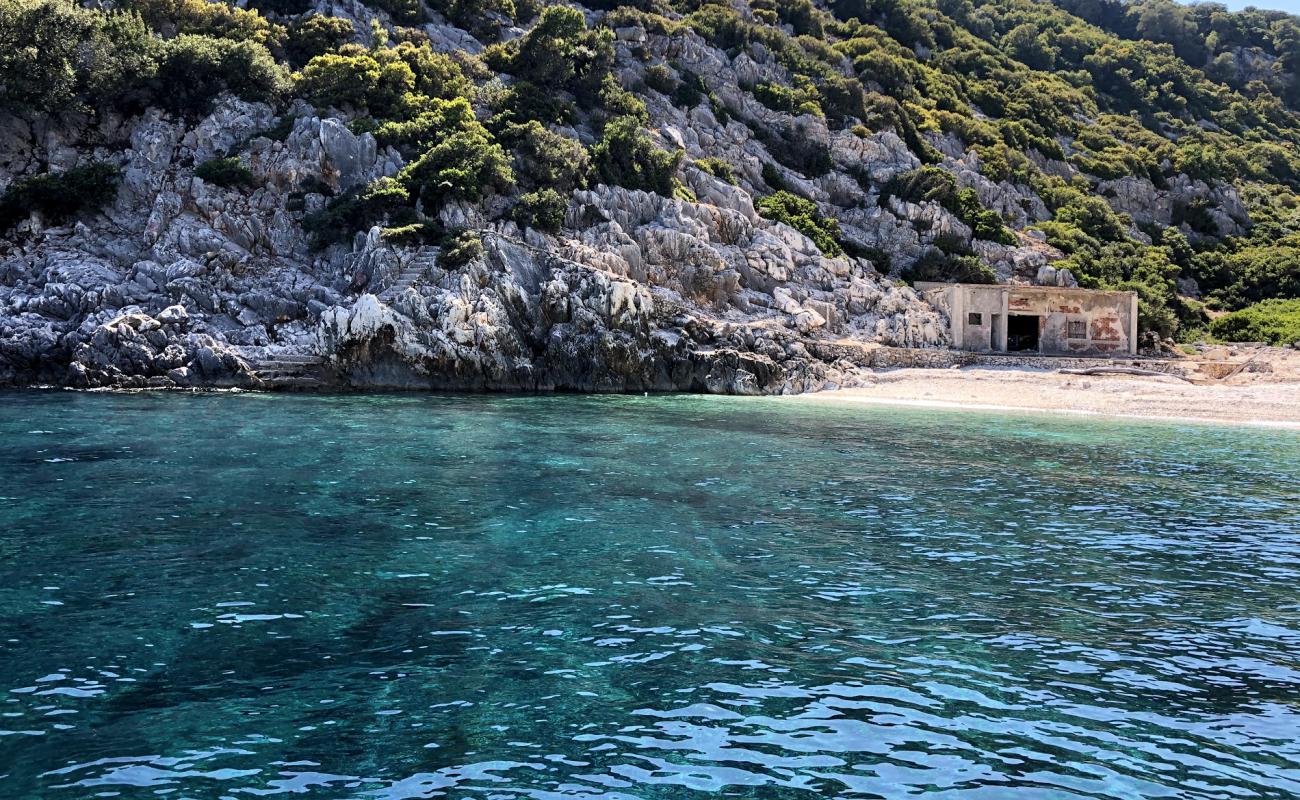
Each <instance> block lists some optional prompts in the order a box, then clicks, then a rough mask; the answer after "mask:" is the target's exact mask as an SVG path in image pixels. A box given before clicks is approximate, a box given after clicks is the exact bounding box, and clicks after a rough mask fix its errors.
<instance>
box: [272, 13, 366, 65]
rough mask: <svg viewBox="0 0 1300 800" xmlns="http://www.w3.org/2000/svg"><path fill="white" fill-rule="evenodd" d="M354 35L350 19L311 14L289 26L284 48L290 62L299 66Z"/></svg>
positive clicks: (334, 48)
mask: <svg viewBox="0 0 1300 800" xmlns="http://www.w3.org/2000/svg"><path fill="white" fill-rule="evenodd" d="M356 35H357V30H356V27H355V26H353V24H352V20H350V19H345V18H343V17H329V16H325V15H323V14H312V15H311V16H309V17H303V18H301V19H298V20H296V21H295V22H294V23H293V26H292V27H290V28H289V37H288V40H287V41H286V42H285V46H284V50H285V54H286V55H287V56H288V57H289V61H290V62H291V63H293V64H295V65H297V66H301V65H303V64H306V63H307V62H308V61H311V60H312V59H313V58H315V57H316V56H322V55H325V54H326V53H329V52H331V51H333V50H337V49H339V48H340V47H342V46H343V45H345V44H347V43H348V42H350V41H352V39H353V38H354V37H355V36H356Z"/></svg>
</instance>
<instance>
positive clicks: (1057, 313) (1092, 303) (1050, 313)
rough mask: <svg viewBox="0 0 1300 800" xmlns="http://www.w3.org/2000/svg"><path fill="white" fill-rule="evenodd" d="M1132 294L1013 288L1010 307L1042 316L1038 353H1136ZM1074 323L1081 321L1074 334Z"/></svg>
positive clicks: (1008, 297) (1009, 299) (1013, 312)
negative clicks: (1133, 338) (1072, 328)
mask: <svg viewBox="0 0 1300 800" xmlns="http://www.w3.org/2000/svg"><path fill="white" fill-rule="evenodd" d="M1132 297H1133V296H1132V294H1131V293H1129V292H1097V291H1089V290H1086V289H1043V288H1034V289H1029V290H1018V289H1016V288H1014V287H1012V288H1011V290H1010V292H1009V293H1008V295H1007V310H1008V313H1011V314H1016V313H1029V314H1036V315H1039V317H1040V319H1039V327H1038V349H1039V352H1042V353H1079V354H1107V355H1109V354H1126V353H1131V352H1134V348H1133V347H1132V344H1133V342H1132V339H1131V337H1132V336H1133V334H1134V331H1133V327H1134V326H1133V325H1132V323H1133V322H1135V321H1136V320H1134V319H1133V308H1132V306H1133V303H1132ZM1071 322H1073V323H1081V324H1076V325H1075V329H1076V330H1075V335H1071V332H1070V323H1071ZM1079 334H1082V335H1079Z"/></svg>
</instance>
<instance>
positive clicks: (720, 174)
mask: <svg viewBox="0 0 1300 800" xmlns="http://www.w3.org/2000/svg"><path fill="white" fill-rule="evenodd" d="M695 166H696V167H698V168H699V169H701V170H703V171H705V172H707V173H709V174H710V175H712V176H713V177H715V178H718V179H720V180H724V181H726V182H727V183H730V184H731V185H732V186H735V185H736V176H735V174H733V173H732V170H731V164H729V163H727V161H726V160H725V159H721V158H715V157H714V156H709V157H708V158H701V159H699V160H697V161H696V162H695Z"/></svg>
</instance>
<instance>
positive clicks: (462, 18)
mask: <svg viewBox="0 0 1300 800" xmlns="http://www.w3.org/2000/svg"><path fill="white" fill-rule="evenodd" d="M431 5H432V6H433V7H434V8H435V9H437V11H438V12H439V13H440V14H442V15H443V16H444V17H446V18H447V19H448V20H449V21H450V22H451V23H452V24H453V25H455V26H456V27H458V28H463V29H465V30H467V31H469V32H470V33H472V34H474V36H475V37H477V38H479V39H482V40H485V41H486V40H488V39H494V38H496V36H497V34H498V32H499V30H500V27H501V25H500V20H501V19H502V18H504V19H505V20H506V21H508V22H512V21H514V20H516V19H521V18H523V17H524V16H525V15H522V14H520V13H519V9H518V8H517V6H516V4H515V3H514V0H435V2H433V3H431Z"/></svg>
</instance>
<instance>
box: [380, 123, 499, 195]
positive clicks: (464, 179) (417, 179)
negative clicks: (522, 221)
mask: <svg viewBox="0 0 1300 800" xmlns="http://www.w3.org/2000/svg"><path fill="white" fill-rule="evenodd" d="M398 180H399V181H400V182H401V183H402V185H403V186H405V187H406V188H407V190H408V191H409V192H410V193H411V196H412V197H413V198H417V199H419V200H420V201H422V202H423V203H424V206H425V208H426V209H436V208H438V207H440V206H441V205H442V204H443V202H444V201H446V200H449V199H462V200H470V201H476V200H479V199H481V198H482V197H484V196H485V195H487V194H488V193H490V192H492V191H495V190H501V189H506V188H509V187H510V186H511V185H513V183H514V176H513V175H512V174H511V171H510V161H509V159H508V158H507V157H506V154H505V151H503V150H502V149H501V145H499V144H497V143H496V142H493V141H491V139H490V138H489V137H488V136H487V134H486V132H485V131H482V130H470V131H461V132H459V133H454V134H452V135H451V136H448V137H447V138H446V139H443V140H442V141H440V142H438V143H437V144H435V145H434V146H433V147H431V148H429V149H428V150H427V151H425V153H424V155H422V156H420V157H419V158H417V159H416V160H415V161H412V162H411V163H410V164H407V165H406V167H404V168H403V169H402V171H401V173H399V174H398Z"/></svg>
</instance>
